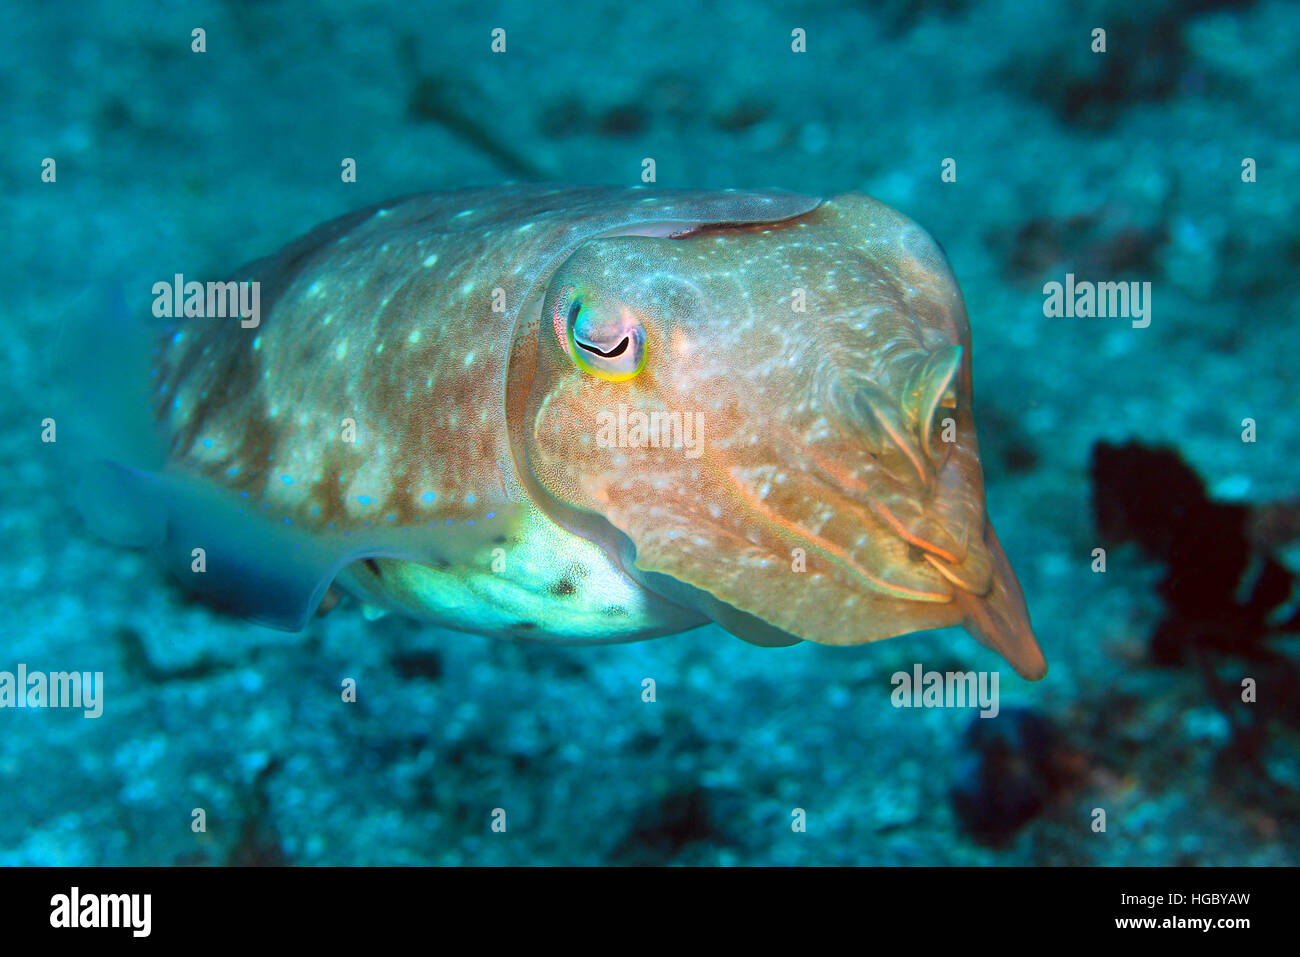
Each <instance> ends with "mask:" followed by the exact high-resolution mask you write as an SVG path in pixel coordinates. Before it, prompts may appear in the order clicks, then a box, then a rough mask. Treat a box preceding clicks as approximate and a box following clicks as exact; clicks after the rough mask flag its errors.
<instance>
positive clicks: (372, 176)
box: [0, 0, 1300, 865]
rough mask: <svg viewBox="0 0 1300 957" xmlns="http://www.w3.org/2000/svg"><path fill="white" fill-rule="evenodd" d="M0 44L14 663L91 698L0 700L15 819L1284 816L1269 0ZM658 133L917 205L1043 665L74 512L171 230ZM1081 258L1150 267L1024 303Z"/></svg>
mask: <svg viewBox="0 0 1300 957" xmlns="http://www.w3.org/2000/svg"><path fill="white" fill-rule="evenodd" d="M196 27H201V28H203V29H204V30H205V31H206V42H207V52H206V53H194V52H192V51H191V30H193V29H194V28H196ZM498 27H500V28H503V29H504V30H505V31H506V36H507V49H506V52H504V53H500V54H494V53H493V52H492V51H491V40H492V37H491V33H492V30H493V29H494V28H498ZM1095 28H1103V29H1105V30H1106V45H1107V49H1106V52H1105V53H1094V52H1093V51H1092V49H1091V46H1092V44H1093V42H1094V41H1093V35H1092V31H1093V30H1094V29H1095ZM796 29H799V30H802V31H804V35H805V36H806V52H801V53H796V52H794V51H793V50H792V42H793V41H792V31H794V30H796ZM0 62H2V63H3V71H2V72H0V92H2V93H3V101H4V104H5V107H4V109H3V110H0V143H2V144H3V146H4V148H3V149H0V174H2V175H3V184H4V195H3V199H2V200H0V208H2V209H3V211H4V213H3V216H4V227H5V228H4V239H3V241H2V242H3V252H4V256H3V258H2V259H0V277H2V283H3V296H0V321H2V322H3V327H4V329H5V330H6V334H5V342H6V351H5V356H6V363H7V379H8V383H9V387H8V388H7V389H4V390H3V391H0V402H3V413H2V414H0V440H2V441H3V448H4V462H5V469H4V471H3V473H2V475H3V477H2V478H0V481H2V482H3V483H4V486H5V488H4V495H3V499H2V501H0V528H2V529H3V547H2V548H0V573H2V575H3V581H4V582H5V584H6V588H5V590H4V595H5V598H4V605H5V615H4V618H5V621H4V624H3V634H4V640H3V643H0V670H4V671H13V670H14V669H15V668H16V666H17V665H18V664H19V663H25V664H26V665H27V667H28V668H29V669H33V670H36V669H43V670H47V671H58V670H80V671H102V672H103V673H104V685H105V691H104V713H103V715H102V717H99V718H97V719H87V718H83V717H82V716H81V713H80V712H75V711H60V710H34V709H23V710H20V709H5V710H0V863H4V864H8V865H30V864H36V865H44V864H90V865H107V864H129V865H139V864H223V863H225V864H230V863H236V864H248V863H256V864H422V863H432V864H604V863H618V864H666V863H674V864H886V865H891V864H898V865H908V864H1095V865H1117V864H1126V865H1167V864H1200V865H1215V864H1218V865H1223V864H1295V863H1297V862H1300V842H1298V840H1297V838H1298V837H1300V693H1298V690H1300V687H1298V686H1300V682H1298V681H1297V661H1298V654H1300V647H1298V644H1297V635H1296V628H1295V627H1294V624H1295V620H1296V619H1295V609H1294V605H1293V604H1291V603H1290V602H1291V601H1292V598H1291V596H1292V595H1293V594H1294V591H1293V589H1294V585H1295V582H1294V580H1293V578H1292V576H1293V574H1294V573H1296V572H1297V571H1298V570H1300V547H1298V546H1297V536H1298V532H1300V521H1297V519H1296V509H1295V507H1294V503H1295V502H1296V501H1297V499H1300V476H1298V470H1297V468H1296V465H1295V461H1294V454H1295V450H1296V449H1297V448H1300V419H1298V418H1297V416H1296V414H1295V408H1296V400H1297V397H1298V396H1300V391H1298V390H1297V377H1296V374H1295V363H1296V356H1297V355H1300V305H1298V303H1300V191H1297V189H1296V186H1295V184H1296V182H1297V181H1300V180H1298V178H1300V110H1297V109H1296V108H1295V102H1296V99H1297V95H1298V94H1300V7H1298V6H1297V4H1295V3H1287V2H1280V0H1266V2H1241V0H1222V2H1215V0H1192V2H1187V3H1176V2H1169V0H1153V2H1145V3H1141V4H1134V3H1130V2H1120V0H1114V2H1112V0H1089V2H1067V3H1049V4H1024V3H1019V2H1013V0H982V2H981V0H922V2H904V0H882V2H875V3H872V2H860V3H836V2H830V0H808V2H802V3H780V4H778V3H765V2H755V0H743V2H742V0H721V2H710V0H701V2H691V3H687V2H671V0H665V2H660V3H653V4H627V3H624V2H616V0H570V2H567V3H564V4H551V3H539V2H535V0H533V2H524V0H515V2H509V0H507V2H499V3H481V2H471V0H465V2H459V3H439V4H406V3H392V4H389V3H377V2H375V3H368V2H356V3H348V2H341V0H337V2H336V0H321V2H315V3H312V4H309V5H298V4H290V3H284V2H273V0H268V2H236V0H227V2H211V3H194V4H188V3H167V4H152V3H139V4H134V3H47V4H27V5H19V4H8V5H5V6H4V7H3V8H2V9H0ZM47 157H50V158H54V159H55V160H56V161H57V179H56V181H55V182H43V181H42V176H41V173H42V161H43V160H44V159H45V158H47ZM343 157H353V158H355V159H356V164H357V181H356V182H355V183H345V182H342V181H341V179H340V175H339V171H340V161H341V159H342V158H343ZM645 157H653V158H654V159H655V161H656V167H657V185H658V186H659V187H671V188H685V187H691V188H696V187H767V186H776V187H782V188H786V189H791V190H796V191H799V192H804V193H811V194H818V195H830V194H832V193H838V192H845V191H850V190H858V191H863V192H866V193H869V194H870V195H872V196H875V197H877V198H878V199H880V200H882V201H883V202H885V203H887V204H889V205H891V206H893V207H895V208H897V209H899V210H900V211H902V212H903V213H905V214H906V215H908V216H910V217H912V218H913V219H915V220H917V221H918V222H920V223H921V224H922V225H923V226H925V227H926V228H927V229H928V230H929V231H930V232H931V233H932V234H933V235H934V236H935V237H936V238H937V239H938V240H939V241H940V242H941V243H942V244H943V246H944V248H945V250H946V252H947V254H948V256H949V258H950V261H951V263H952V266H953V269H954V272H955V273H956V276H957V278H958V280H959V281H960V283H961V286H962V289H963V292H964V294H965V298H966V304H967V308H968V311H969V313H970V317H971V325H972V330H973V349H974V370H975V391H976V406H975V408H976V418H977V422H978V425H979V434H980V438H981V447H982V449H983V457H984V468H985V473H986V478H987V489H988V507H989V514H990V516H991V517H992V519H993V520H994V521H995V522H996V524H997V528H998V530H999V534H1000V536H1001V539H1002V542H1003V544H1004V546H1005V548H1006V551H1007V553H1008V555H1009V556H1010V558H1011V560H1012V563H1013V565H1014V567H1015V569H1016V571H1017V573H1018V575H1019V577H1020V580H1021V583H1022V585H1023V587H1024V591H1025V595H1026V599H1027V601H1028V604H1029V607H1030V611H1031V613H1032V616H1033V620H1034V625H1035V630H1036V632H1037V635H1038V638H1039V642H1040V644H1041V645H1042V647H1043V649H1044V652H1045V654H1046V656H1047V658H1048V661H1049V663H1050V666H1051V670H1050V672H1049V674H1048V676H1047V678H1046V679H1045V680H1044V681H1042V682H1039V683H1028V682H1024V681H1022V680H1020V679H1018V678H1016V677H1015V676H1014V675H1013V674H1012V673H1011V672H1010V670H1009V669H1005V668H1004V669H1003V670H1002V682H1001V714H1000V715H999V716H998V717H997V718H995V719H992V720H981V719H979V718H977V717H976V716H975V712H974V711H972V710H969V709H942V708H936V709H900V708H895V707H893V706H892V705H891V701H890V695H891V692H892V690H893V688H892V685H891V682H890V676H891V675H892V674H893V673H894V672H896V671H899V670H904V671H909V672H910V671H911V669H912V666H913V664H915V663H917V662H920V663H922V664H923V665H924V667H925V668H927V669H937V670H964V669H981V670H987V669H995V668H998V667H999V666H1000V665H1001V662H1000V660H999V659H998V658H997V657H996V655H995V654H994V653H993V652H991V651H988V650H986V649H984V648H982V647H980V646H979V645H977V644H976V643H975V642H974V641H973V640H972V639H971V638H969V637H968V636H967V635H966V634H965V633H964V632H961V631H959V630H956V629H951V630H947V631H944V632H930V633H924V634H919V635H913V636H908V637H902V638H896V639H891V640H889V641H885V642H880V643H876V644H873V645H866V646H861V647H854V648H830V647H822V646H818V645H814V644H811V643H803V644H801V645H798V646H795V647H792V648H786V649H765V648H758V647H753V646H750V645H748V644H745V643H743V642H741V641H739V640H736V639H735V638H732V637H731V636H729V635H727V634H726V633H724V632H723V631H721V630H720V629H719V628H717V627H715V626H710V627H706V628H702V629H699V630H696V631H693V632H690V633H688V634H685V635H681V636H674V637H669V638H662V639H657V640H654V641H649V642H642V643H637V644H629V645H615V646H607V647H594V648H584V647H552V646H541V645H527V644H515V643H510V642H505V641H498V640H492V639H488V638H482V637H477V636H472V635H467V634H460V633H453V632H449V631H443V630H439V629H437V628H432V627H428V626H423V625H420V624H417V623H414V622H408V621H404V620H402V619H399V618H395V617H387V618H383V619H380V620H377V621H368V620H366V619H365V618H364V617H363V616H362V615H361V614H360V613H359V612H358V610H357V609H356V608H355V607H351V608H340V609H338V610H336V611H335V612H333V613H331V614H330V615H328V616H326V617H322V618H320V619H317V620H315V621H314V622H313V623H312V624H311V626H310V627H309V628H308V630H307V631H305V632H304V633H302V634H285V633H280V632H275V631H270V630H267V629H264V628H259V627H255V626H252V625H249V624H245V623H243V622H241V621H238V620H235V619H231V618H228V617H223V616H221V615H219V614H217V613H215V612H213V611H211V610H210V609H208V608H207V607H205V606H202V605H199V604H197V603H194V602H193V601H191V600H189V599H188V598H187V597H186V596H185V595H184V593H183V592H181V591H180V590H179V589H178V588H177V587H176V586H175V585H174V584H173V583H172V582H171V581H170V580H169V579H168V578H167V577H166V575H165V574H164V573H163V572H162V570H161V569H160V568H159V567H158V566H157V565H156V564H155V563H154V562H152V561H151V560H150V559H149V558H148V557H147V556H146V555H143V554H140V553H136V552H131V551H125V550H121V549H117V548H114V547H112V546H110V545H107V544H105V543H102V542H100V541H98V540H96V539H95V538H94V537H93V536H91V535H90V534H89V533H88V532H87V531H86V529H85V527H84V525H83V523H82V521H81V519H80V518H79V516H78V514H77V512H76V510H75V509H74V508H72V507H71V505H70V495H69V488H68V483H69V476H68V473H67V471H66V470H65V469H64V468H63V467H62V466H61V463H60V460H59V458H58V455H57V454H56V448H55V446H56V445H57V443H43V442H42V441H41V433H42V425H41V423H42V420H43V419H45V418H46V417H47V416H50V415H51V414H52V410H54V409H57V408H59V407H61V403H62V402H64V401H66V398H67V397H68V396H69V395H72V394H75V387H76V383H74V382H71V381H70V379H69V377H70V375H73V373H70V372H69V371H68V370H69V368H76V366H75V364H70V363H69V362H67V361H65V360H66V358H67V355H68V354H70V352H72V351H74V350H75V348H77V344H75V343H73V342H71V341H70V340H72V339H73V338H74V337H75V336H74V333H73V330H84V329H86V328H87V327H88V325H87V319H88V317H89V319H90V320H91V322H90V323H89V328H91V329H92V330H93V329H96V328H97V329H99V330H100V333H99V334H100V335H102V336H103V337H104V338H105V340H107V339H110V338H111V337H112V336H113V335H114V330H115V325H114V323H113V321H111V316H112V315H113V313H114V312H115V310H118V311H120V310H121V309H122V308H123V307H124V308H125V309H126V310H128V311H129V312H130V313H132V314H139V315H147V313H148V311H149V308H150V303H151V299H152V295H151V292H150V290H151V287H152V285H153V283H154V282H156V281H158V280H160V279H169V278H170V277H171V276H172V275H173V274H174V273H178V272H179V273H184V274H186V275H187V276H191V275H192V276H214V275H216V276H219V275H224V274H226V273H228V272H229V271H230V270H231V269H232V268H234V267H235V266H237V265H239V264H241V263H243V262H246V261H249V260H252V259H254V258H256V257H258V256H262V255H265V254H267V253H270V252H272V251H274V250H276V249H278V248H279V247H280V246H282V245H283V244H285V243H287V242H288V241H289V240H291V239H293V238H295V237H297V236H298V235H300V234H301V233H303V232H304V231H306V230H308V229H309V228H311V227H313V226H315V225H317V224H318V223H320V222H323V221H325V220H327V219H329V218H331V217H334V216H336V215H339V214H342V213H344V212H347V211H350V210H353V209H357V208H360V207H362V206H365V205H367V204H370V203H373V202H377V201H379V200H383V199H387V198H389V197H394V196H399V195H403V194H406V193H410V192H417V191H424V190H435V189H451V188H458V187H463V186H470V185H491V184H496V183H501V182H505V181H509V180H516V181H517V180H524V181H531V180H538V181H542V180H554V181H561V182H567V183H623V184H629V185H631V184H635V183H638V182H640V178H641V171H642V165H641V164H642V160H643V158H645ZM947 159H952V160H954V161H955V170H956V178H955V181H950V182H946V181H944V178H943V177H942V175H941V174H942V172H943V168H944V161H945V160H947ZM1247 159H1250V160H1252V161H1253V162H1252V163H1250V164H1245V165H1243V164H1244V161H1245V160H1247ZM1247 167H1249V168H1250V170H1252V171H1253V175H1249V174H1248V173H1247ZM1244 174H1246V175H1244ZM1066 273H1075V274H1078V275H1079V276H1080V277H1081V278H1084V277H1087V278H1093V279H1097V280H1114V281H1130V280H1132V281H1143V282H1146V281H1149V282H1151V284H1152V298H1151V322H1150V325H1149V326H1148V327H1146V328H1134V327H1133V326H1132V324H1131V323H1130V322H1128V321H1125V320H1117V319H1095V318H1093V319H1089V318H1046V317H1045V316H1044V312H1043V301H1044V295H1043V289H1042V287H1043V284H1044V283H1045V282H1048V281H1053V280H1056V281H1061V280H1063V278H1064V276H1065V274H1066ZM98 317H103V321H102V322H99V321H98ZM77 334H81V333H77ZM81 345H84V343H82V344H81ZM103 347H104V355H105V356H106V357H109V356H111V355H112V352H113V350H112V343H111V342H107V341H105V342H104V343H103ZM105 361H110V360H109V359H108V358H106V359H105ZM1246 419H1250V420H1252V424H1253V427H1254V428H1253V430H1252V431H1253V434H1252V435H1251V436H1250V438H1251V439H1253V441H1244V440H1243V434H1244V432H1245V431H1246V428H1247V427H1246V426H1245V425H1244V424H1243V420H1246ZM1130 442H1136V443H1139V444H1140V447H1139V446H1132V445H1128V444H1127V443H1130ZM1098 443H1105V444H1103V445H1099V444H1098ZM1160 449H1164V450H1165V451H1163V452H1161V451H1158V450H1160ZM1197 476H1199V479H1198V478H1197ZM1097 548H1105V549H1106V553H1107V565H1106V571H1105V572H1104V573H1102V572H1098V571H1094V567H1095V555H1094V549H1097ZM1260 569H1263V571H1261V570H1260ZM1261 582H1263V583H1265V584H1261ZM1189 583H1191V584H1189ZM1264 592H1267V594H1265V593H1264ZM647 677H652V678H654V679H655V682H656V685H657V700H656V701H655V702H653V703H646V702H644V701H643V700H642V681H643V679H644V678H647ZM345 678H355V679H356V680H357V682H358V700H357V702H356V703H355V704H353V705H348V706H342V705H341V704H340V695H339V688H340V683H341V682H342V681H343V680H344V679H345ZM1244 678H1253V679H1255V681H1256V682H1257V685H1258V699H1257V700H1256V701H1254V702H1253V703H1246V702H1243V701H1242V700H1241V697H1242V695H1241V687H1240V686H1241V682H1242V680H1243V679H1244ZM195 808H202V809H204V810H205V812H206V823H207V827H206V830H204V831H201V832H198V833H196V832H195V831H194V830H193V829H192V826H191V824H192V820H193V818H192V812H193V811H194V809H195ZM494 808H504V809H506V810H507V812H508V815H509V818H508V819H509V827H508V830H507V831H506V832H505V833H494V832H493V831H492V829H491V821H492V817H491V815H492V810H493V809H494ZM796 808H802V809H803V810H804V811H805V812H806V816H807V829H806V831H797V830H795V829H792V827H791V820H792V818H791V815H792V811H793V810H794V809H796ZM1096 809H1103V810H1104V811H1105V812H1106V828H1105V830H1104V832H1103V831H1098V830H1096V829H1095V828H1094V822H1095V820H1096V814H1095V810H1096Z"/></svg>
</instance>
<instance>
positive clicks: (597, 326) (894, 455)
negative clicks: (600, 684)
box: [522, 196, 1047, 679]
mask: <svg viewBox="0 0 1300 957" xmlns="http://www.w3.org/2000/svg"><path fill="white" fill-rule="evenodd" d="M539 335H540V339H541V341H540V342H539V348H538V363H537V374H536V377H535V378H534V380H533V382H532V388H531V395H530V397H529V401H528V406H527V412H526V415H525V419H524V428H523V439H522V443H523V446H524V455H525V457H526V466H527V470H528V472H529V473H530V477H531V479H530V480H531V481H533V482H535V484H536V486H537V488H538V494H539V496H540V497H541V499H542V501H543V504H544V505H545V506H546V507H547V508H548V509H550V510H552V511H553V513H554V514H555V515H556V517H557V518H558V519H559V520H560V521H561V522H563V523H564V524H565V525H566V526H567V527H569V528H570V529H571V530H574V531H577V532H579V533H580V534H583V535H585V536H586V537H589V538H590V539H592V540H594V541H597V542H599V543H601V544H602V545H603V546H604V547H605V548H606V549H607V550H608V551H611V552H613V553H615V556H616V558H617V559H618V560H619V561H621V562H622V563H623V566H624V568H625V569H626V570H627V571H628V573H629V574H631V575H633V576H634V577H635V578H636V579H637V580H638V581H640V582H641V583H642V584H643V585H644V586H645V587H647V588H649V589H651V590H652V591H655V592H657V593H659V594H661V595H663V596H664V597H666V598H669V599H670V600H673V601H676V602H678V603H680V604H686V605H690V606H692V607H695V608H697V609H698V610H700V611H702V612H704V613H705V614H707V615H709V616H710V617H711V618H713V619H714V620H715V621H717V622H718V623H719V624H721V625H722V626H723V627H725V628H727V629H728V630H730V631H732V632H733V633H735V634H738V635H740V636H741V637H743V638H746V639H748V640H751V641H754V642H757V643H760V644H785V643H790V642H792V641H794V640H797V639H808V640H811V641H815V642H820V643H823V644H831V645H855V644H861V643H863V642H869V641H875V640H878V639H881V638H888V637H891V636H893V635H899V634H904V633H907V632H912V631H918V630H922V629H927V628H937V627H945V626H949V625H955V624H964V625H966V627H967V628H968V629H970V631H971V632H972V633H973V634H974V635H975V636H976V637H977V638H978V639H980V640H981V641H982V642H984V643H985V644H987V645H989V646H991V647H993V648H995V649H996V650H997V651H999V652H1000V653H1001V654H1002V655H1003V656H1004V657H1005V658H1006V659H1007V660H1008V661H1009V662H1010V663H1011V664H1012V666H1013V667H1014V668H1015V669H1016V671H1018V672H1019V673H1020V674H1021V675H1022V676H1024V677H1026V678H1030V679H1038V678H1041V677H1042V676H1043V675H1044V674H1045V673H1046V670H1047V665H1046V662H1045V661H1044V659H1043V655H1042V653H1041V651H1040V650H1039V648H1038V645H1037V643H1036V642H1035V640H1034V635H1033V631H1032V629H1031V626H1030V623H1029V616H1028V612H1027V611H1026V608H1025V603H1024V598H1023V596H1022V593H1021V590H1020V586H1019V583H1018V582H1017V580H1016V577H1015V574H1014V573H1013V572H1012V570H1011V567H1010V565H1009V564H1008V562H1007V559H1006V556H1005V555H1004V554H1003V551H1002V548H1001V546H1000V544H999V543H998V539H997V535H996V534H995V533H994V531H993V526H992V524H991V523H990V522H989V520H988V517H987V515H986V514H985V504H984V480H983V473H982V470H981V467H980V458H979V447H978V444H977V442H976V438H975V426H974V420H973V418H972V415H971V366H970V349H969V327H968V324H967V319H966V312H965V307H964V305H963V303H962V299H961V293H960V291H959V290H958V288H957V284H956V282H955V280H954V279H953V276H952V274H951V271H950V270H949V268H948V264H947V261H946V259H945V257H944V255H943V253H942V251H941V250H940V249H939V247H938V246H937V244H936V243H935V242H934V241H933V240H932V239H931V238H930V237H929V235H928V234H927V233H926V232H925V231H924V230H922V229H921V228H920V227H918V226H917V225H916V224H914V223H912V222H911V221H910V220H908V219H906V218H905V217H903V216H901V215H900V214H898V213H897V212H894V211H893V210H891V209H889V208H888V207H886V206H883V205H881V204H880V203H877V202H876V201H874V200H871V199H869V198H867V197H864V196H841V197H837V198H835V199H833V200H830V201H828V202H826V203H823V204H822V205H821V206H820V207H818V208H817V209H816V210H815V211H813V212H812V213H809V214H807V215H805V216H802V217H799V218H797V219H794V220H790V221H786V222H784V223H777V224H767V225H758V226H744V227H737V226H718V227H705V228H701V229H698V230H696V231H695V232H692V233H690V234H688V235H685V236H680V237H677V238H663V237H655V236H644V235H631V236H612V237H603V238H598V239H592V240H589V241H587V242H586V243H584V244H583V245H581V246H580V247H579V248H577V249H576V250H575V251H574V252H573V253H572V254H571V255H570V256H569V258H568V259H567V260H566V261H565V262H564V263H563V264H561V265H560V266H559V267H558V268H557V270H556V271H555V272H554V274H553V276H552V277H551V280H550V282H549V286H548V288H547V291H546V294H545V298H544V301H543V304H542V318H541V323H540V332H539Z"/></svg>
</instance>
